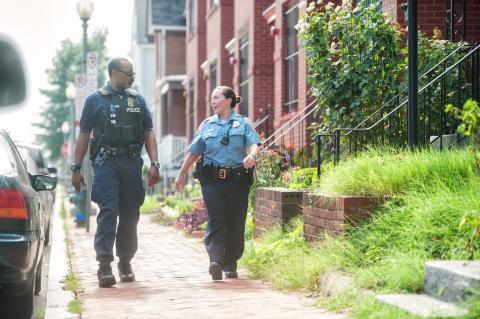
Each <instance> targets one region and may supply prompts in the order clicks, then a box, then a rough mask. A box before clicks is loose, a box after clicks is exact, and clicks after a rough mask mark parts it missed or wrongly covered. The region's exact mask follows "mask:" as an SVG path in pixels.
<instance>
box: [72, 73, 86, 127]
mask: <svg viewBox="0 0 480 319" xmlns="http://www.w3.org/2000/svg"><path fill="white" fill-rule="evenodd" d="M86 86H87V80H86V78H85V74H81V73H79V74H77V75H75V92H76V95H75V122H74V125H75V126H77V123H79V121H80V117H81V116H82V109H83V104H84V103H85V98H86Z"/></svg>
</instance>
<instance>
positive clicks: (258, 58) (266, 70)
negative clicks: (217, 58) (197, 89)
mask: <svg viewBox="0 0 480 319" xmlns="http://www.w3.org/2000/svg"><path fill="white" fill-rule="evenodd" d="M271 3H272V1H271V0H256V1H254V0H246V1H245V0H243V1H240V0H236V1H235V10H234V11H235V28H234V35H233V37H235V39H236V43H235V52H234V57H235V59H236V63H235V64H234V65H233V71H234V72H233V81H232V83H233V88H234V90H235V91H236V92H237V93H238V92H239V91H240V87H239V85H240V83H239V76H240V55H239V54H240V53H239V49H240V45H239V41H240V38H242V37H244V36H248V41H249V52H248V55H249V56H248V71H247V72H248V74H247V75H248V81H249V84H248V104H249V105H248V108H249V109H248V115H249V119H250V121H251V122H254V121H256V120H258V119H261V118H263V117H264V116H265V112H266V110H267V108H268V107H269V106H270V108H271V110H272V112H271V115H270V118H271V119H270V121H269V122H267V123H269V124H270V128H269V129H268V130H269V132H272V129H273V120H272V119H273V105H274V101H273V99H274V95H273V79H274V76H273V75H274V72H273V67H274V63H273V40H274V39H273V37H272V36H270V27H269V26H268V25H267V24H266V23H265V20H264V18H263V14H262V13H263V11H264V10H265V9H266V8H267V7H268V6H270V5H271ZM237 111H238V109H237ZM258 129H259V133H261V132H262V131H265V130H266V127H265V125H262V126H260V127H259V128H258Z"/></svg>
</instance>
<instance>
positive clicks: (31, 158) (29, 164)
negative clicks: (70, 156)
mask: <svg viewBox="0 0 480 319" xmlns="http://www.w3.org/2000/svg"><path fill="white" fill-rule="evenodd" d="M15 145H16V146H17V149H18V150H19V151H20V155H21V156H22V158H23V160H24V163H25V166H26V168H27V172H28V173H29V174H31V175H50V174H51V169H49V168H48V167H47V165H46V161H45V158H44V156H43V152H42V149H41V148H40V147H38V146H37V145H33V144H27V143H19V142H16V143H15ZM55 171H56V170H55ZM50 176H51V175H50ZM52 177H53V176H52ZM39 195H40V200H41V205H42V206H43V210H44V211H45V242H44V244H45V245H48V243H49V242H50V224H51V217H52V215H53V208H54V203H55V190H51V191H43V192H40V193H39Z"/></svg>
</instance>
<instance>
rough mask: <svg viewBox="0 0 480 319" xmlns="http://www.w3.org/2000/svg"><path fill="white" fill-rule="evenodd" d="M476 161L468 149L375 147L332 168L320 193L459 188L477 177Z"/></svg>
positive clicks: (323, 179) (394, 193)
mask: <svg viewBox="0 0 480 319" xmlns="http://www.w3.org/2000/svg"><path fill="white" fill-rule="evenodd" d="M472 163H473V157H472V154H471V153H470V152H468V151H466V150H451V151H445V152H434V151H430V150H421V151H416V152H410V151H398V150H389V149H385V150H372V151H368V152H365V153H363V154H361V155H360V156H358V157H356V158H352V159H349V160H347V161H344V162H341V163H340V165H338V166H336V167H335V168H334V169H331V170H328V171H327V172H326V173H325V174H324V176H322V177H321V179H320V182H319V184H318V186H317V192H318V193H322V194H326V195H386V196H399V195H403V194H405V193H408V192H412V191H413V192H422V191H430V192H431V191H432V189H439V188H443V189H457V188H458V187H459V186H461V185H462V184H463V183H465V182H467V181H468V180H470V179H473V178H476V175H475V171H474V167H473V165H472Z"/></svg>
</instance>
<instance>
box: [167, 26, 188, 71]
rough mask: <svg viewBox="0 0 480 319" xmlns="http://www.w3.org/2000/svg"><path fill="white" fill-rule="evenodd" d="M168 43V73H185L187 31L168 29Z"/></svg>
mask: <svg viewBox="0 0 480 319" xmlns="http://www.w3.org/2000/svg"><path fill="white" fill-rule="evenodd" d="M166 45H167V52H166V53H167V61H168V63H167V67H166V74H167V75H179V74H185V59H186V53H185V32H183V31H182V32H174V31H168V32H167V37H166Z"/></svg>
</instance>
